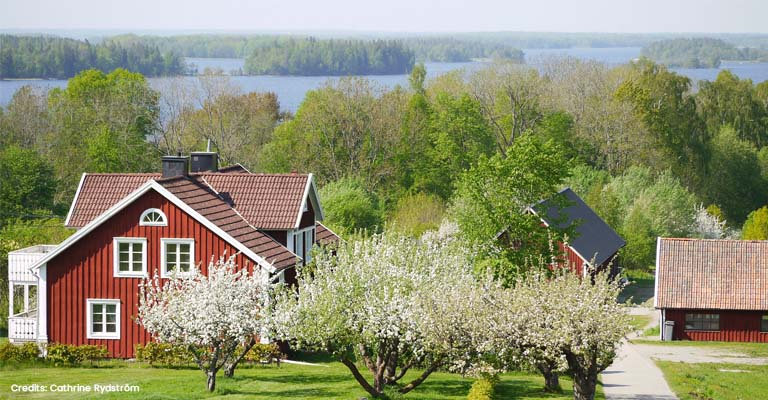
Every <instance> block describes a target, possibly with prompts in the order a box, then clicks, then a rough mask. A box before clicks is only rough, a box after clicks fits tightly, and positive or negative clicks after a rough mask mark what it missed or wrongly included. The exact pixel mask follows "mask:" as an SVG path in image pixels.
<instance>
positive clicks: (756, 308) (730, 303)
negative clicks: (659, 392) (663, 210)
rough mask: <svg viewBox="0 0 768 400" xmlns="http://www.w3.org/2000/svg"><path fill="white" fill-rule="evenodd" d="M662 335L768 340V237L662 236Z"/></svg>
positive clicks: (659, 251) (659, 290)
mask: <svg viewBox="0 0 768 400" xmlns="http://www.w3.org/2000/svg"><path fill="white" fill-rule="evenodd" d="M654 306H655V307H656V308H657V309H659V310H660V312H661V326H662V332H661V337H662V339H664V340H669V339H674V340H714V341H728V342H768V241H756V240H725V239H671V238H659V239H658V242H657V249H656V287H655V304H654Z"/></svg>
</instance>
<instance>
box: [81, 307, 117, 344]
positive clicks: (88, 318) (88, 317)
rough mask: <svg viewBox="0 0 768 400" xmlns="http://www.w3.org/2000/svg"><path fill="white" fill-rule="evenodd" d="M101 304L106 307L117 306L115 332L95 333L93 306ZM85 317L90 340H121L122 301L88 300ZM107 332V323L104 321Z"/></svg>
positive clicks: (87, 335)
mask: <svg viewBox="0 0 768 400" xmlns="http://www.w3.org/2000/svg"><path fill="white" fill-rule="evenodd" d="M96 304H100V305H102V306H104V307H106V306H108V305H114V306H115V332H93V322H92V321H93V315H92V312H93V308H92V306H93V305H96ZM85 315H86V322H85V323H86V324H87V328H86V329H87V334H86V337H87V338H88V339H118V340H119V339H120V329H121V328H122V327H121V325H122V320H121V319H120V300H119V299H87V300H86V301H85ZM102 324H103V325H104V328H105V330H106V326H107V321H106V320H104V321H102Z"/></svg>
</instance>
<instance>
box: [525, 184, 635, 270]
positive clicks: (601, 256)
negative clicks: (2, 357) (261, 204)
mask: <svg viewBox="0 0 768 400" xmlns="http://www.w3.org/2000/svg"><path fill="white" fill-rule="evenodd" d="M563 196H564V197H565V199H564V200H554V199H547V200H542V201H541V202H539V204H537V205H535V206H534V207H533V211H534V212H535V213H536V215H538V216H539V218H541V219H542V220H543V221H544V222H545V223H546V224H547V225H549V226H552V225H556V226H557V227H559V228H568V227H571V226H573V224H574V223H575V224H576V226H575V229H574V230H575V232H574V234H575V237H571V238H568V239H569V242H570V243H569V245H570V246H571V248H573V249H574V250H576V252H578V253H579V255H581V257H582V258H584V259H585V260H586V261H588V262H591V260H592V258H593V257H594V265H602V264H603V263H605V262H606V261H608V260H609V259H610V258H611V257H612V256H613V255H614V254H616V252H617V251H619V249H621V248H622V247H624V245H626V244H627V242H626V241H624V239H622V237H621V236H619V234H618V233H616V231H614V230H613V229H611V227H610V226H608V224H606V223H605V221H603V220H602V218H600V217H599V216H598V215H597V214H595V212H594V211H592V209H591V208H589V206H588V205H587V204H586V203H584V200H582V199H581V197H579V196H578V195H577V194H576V193H574V192H573V190H571V189H570V188H565V189H563V190H562V191H560V192H559V193H558V194H557V195H556V196H555V197H559V198H560V199H562V197H563ZM560 207H562V208H560ZM542 211H544V212H542Z"/></svg>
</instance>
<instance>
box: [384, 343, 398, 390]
mask: <svg viewBox="0 0 768 400" xmlns="http://www.w3.org/2000/svg"><path fill="white" fill-rule="evenodd" d="M397 357H398V354H397V350H393V351H392V353H390V355H389V358H388V359H387V365H386V367H385V369H384V382H385V383H386V384H387V385H394V384H395V383H396V382H397Z"/></svg>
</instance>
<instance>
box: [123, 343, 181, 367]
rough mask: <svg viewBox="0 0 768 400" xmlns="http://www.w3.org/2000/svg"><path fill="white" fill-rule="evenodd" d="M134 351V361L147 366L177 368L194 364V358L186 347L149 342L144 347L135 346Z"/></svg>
mask: <svg viewBox="0 0 768 400" xmlns="http://www.w3.org/2000/svg"><path fill="white" fill-rule="evenodd" d="M135 350H136V360H138V361H143V362H146V363H148V364H149V365H154V364H160V365H171V366H179V365H185V364H189V363H191V362H194V356H193V355H192V353H190V352H189V350H187V348H186V347H184V346H178V345H174V344H170V343H156V342H149V343H147V344H146V346H142V345H141V344H137V345H136V347H135Z"/></svg>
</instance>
